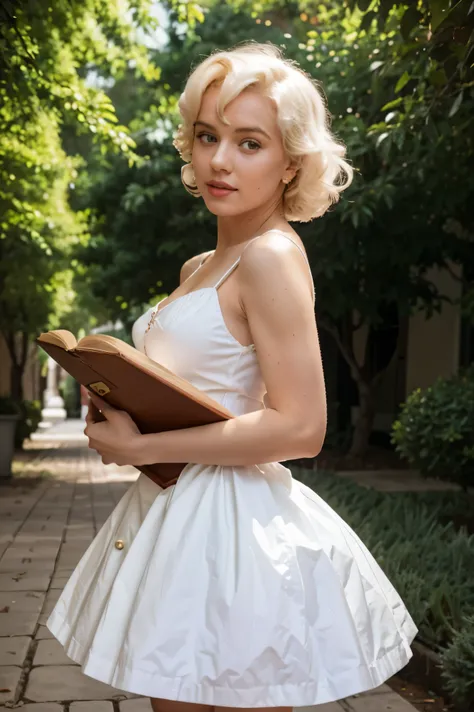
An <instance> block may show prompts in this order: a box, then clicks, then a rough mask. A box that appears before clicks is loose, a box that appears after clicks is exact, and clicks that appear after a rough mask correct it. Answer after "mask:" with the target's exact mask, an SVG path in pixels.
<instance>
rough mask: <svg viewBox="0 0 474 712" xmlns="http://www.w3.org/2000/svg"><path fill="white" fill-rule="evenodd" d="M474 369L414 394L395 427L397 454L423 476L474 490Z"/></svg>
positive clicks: (394, 442) (393, 435)
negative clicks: (473, 488)
mask: <svg viewBox="0 0 474 712" xmlns="http://www.w3.org/2000/svg"><path fill="white" fill-rule="evenodd" d="M473 424H474V366H473V367H470V368H469V369H466V370H464V371H463V372H461V373H459V374H458V375H456V376H454V377H452V378H449V379H441V378H440V379H438V380H437V381H436V383H434V384H433V385H432V386H431V387H430V388H427V389H426V390H424V391H422V390H421V389H417V390H416V391H414V392H413V393H411V394H410V396H409V397H408V398H407V401H406V403H405V404H404V405H403V406H402V411H401V414H400V417H399V419H398V420H397V421H395V423H394V424H393V429H392V443H393V444H394V445H395V446H396V450H397V452H398V453H399V454H400V455H401V457H403V458H405V459H406V460H408V461H409V462H410V464H411V465H412V466H413V467H415V468H417V469H418V470H419V471H420V473H421V474H422V475H424V476H425V477H435V478H437V479H441V480H449V481H451V482H455V483H457V484H459V485H460V486H461V487H462V488H463V489H464V490H467V488H468V487H473V486H474V427H473Z"/></svg>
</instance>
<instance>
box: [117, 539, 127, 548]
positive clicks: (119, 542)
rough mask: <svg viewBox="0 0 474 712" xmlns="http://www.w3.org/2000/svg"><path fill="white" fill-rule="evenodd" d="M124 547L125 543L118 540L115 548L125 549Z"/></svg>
mask: <svg viewBox="0 0 474 712" xmlns="http://www.w3.org/2000/svg"><path fill="white" fill-rule="evenodd" d="M124 546H125V544H124V542H123V541H122V540H121V539H117V541H116V542H115V548H116V549H123V547H124Z"/></svg>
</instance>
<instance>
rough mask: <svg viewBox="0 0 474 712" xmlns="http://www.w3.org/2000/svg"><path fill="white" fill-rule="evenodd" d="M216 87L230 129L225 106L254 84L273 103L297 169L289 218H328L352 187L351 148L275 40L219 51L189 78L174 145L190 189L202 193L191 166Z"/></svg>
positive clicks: (313, 84) (311, 84)
mask: <svg viewBox="0 0 474 712" xmlns="http://www.w3.org/2000/svg"><path fill="white" fill-rule="evenodd" d="M211 84H218V85H221V90H220V94H219V99H218V107H217V110H218V115H219V117H220V119H221V120H222V121H223V122H224V123H226V124H227V125H229V121H228V120H227V119H226V118H225V116H224V109H225V107H226V106H227V104H229V103H230V102H231V101H232V100H233V99H235V98H236V97H237V96H238V95H239V94H240V93H241V92H242V91H243V90H244V89H246V88H247V87H249V86H256V87H257V88H259V89H260V90H261V91H262V94H263V95H265V96H268V97H269V98H270V99H271V100H272V101H273V102H274V104H275V105H276V108H277V121H278V125H279V128H280V131H281V135H282V139H283V146H284V150H285V152H286V154H287V156H288V157H289V158H290V159H291V160H292V161H295V163H296V167H297V173H296V175H295V177H294V178H293V180H292V181H291V182H290V183H289V184H288V185H287V186H286V189H285V192H284V194H283V209H284V215H285V219H286V220H288V221H295V222H308V221H310V220H312V219H313V218H316V217H320V216H321V215H324V213H325V212H326V210H327V209H328V208H329V207H330V206H331V205H332V204H333V203H336V202H337V201H338V200H339V195H340V193H341V192H342V191H343V190H345V189H346V188H348V187H349V185H350V184H351V183H352V179H353V169H352V167H351V166H350V164H349V163H348V162H347V161H345V160H344V156H345V154H346V147H345V146H344V145H343V144H342V143H340V142H338V141H336V139H335V138H334V136H333V134H332V133H331V131H330V129H329V120H330V115H329V113H328V111H327V110H326V105H325V102H324V99H323V95H322V92H321V91H320V90H319V87H318V83H317V81H316V80H315V79H313V78H312V77H311V76H310V75H309V74H307V73H306V72H304V71H303V70H302V69H301V68H300V67H299V66H298V65H297V63H296V62H294V61H293V60H290V59H286V58H284V57H283V53H282V51H281V50H280V49H279V48H278V47H277V46H276V45H273V44H272V43H270V42H269V43H264V44H263V43H257V42H253V41H250V42H245V43H244V44H241V45H237V46H235V47H234V48H233V49H230V50H227V51H215V52H213V53H212V54H211V55H210V56H209V57H207V58H206V59H205V60H203V61H202V62H201V63H200V64H199V65H198V66H197V67H196V68H195V69H194V70H193V71H192V73H191V74H190V76H189V77H188V80H187V82H186V86H185V88H184V91H183V93H182V94H181V96H180V99H179V102H178V107H179V111H180V114H181V116H182V119H183V123H182V124H180V125H179V127H178V129H177V131H176V134H175V137H174V141H173V145H174V146H175V148H176V149H177V150H178V152H179V154H180V156H181V158H182V159H183V161H185V162H186V165H185V166H183V168H182V170H181V179H182V181H183V184H184V186H185V188H186V190H187V191H188V192H189V193H191V195H194V196H195V197H200V195H201V194H200V193H199V190H198V188H197V186H196V185H195V183H194V181H195V178H194V175H193V168H192V165H191V161H192V150H193V142H194V122H195V121H196V120H197V117H198V114H199V110H200V107H201V102H202V97H203V94H204V92H205V91H206V89H207V88H208V87H209V86H210V85H211Z"/></svg>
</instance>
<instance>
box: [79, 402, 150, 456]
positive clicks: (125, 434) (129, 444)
mask: <svg viewBox="0 0 474 712" xmlns="http://www.w3.org/2000/svg"><path fill="white" fill-rule="evenodd" d="M89 396H90V399H91V402H92V404H93V405H94V406H95V407H96V408H97V409H98V410H99V411H100V412H101V413H102V415H103V416H104V417H105V418H106V420H103V421H101V422H94V419H93V413H92V410H93V408H90V407H89V412H88V413H87V417H86V427H85V428H84V434H85V435H87V437H88V438H89V447H90V448H93V449H94V450H96V451H97V452H98V453H99V455H100V456H101V457H102V462H103V463H104V465H110V464H112V463H115V464H116V465H134V464H135V463H134V460H135V462H136V461H137V451H138V449H139V442H140V438H141V433H140V431H139V429H138V427H137V426H136V424H135V423H134V421H133V420H132V418H131V417H130V416H129V415H128V413H126V412H125V411H124V410H118V409H117V408H114V407H113V406H111V405H109V404H108V403H107V402H106V401H105V400H103V399H102V398H100V397H99V396H96V395H95V394H94V393H90V394H89Z"/></svg>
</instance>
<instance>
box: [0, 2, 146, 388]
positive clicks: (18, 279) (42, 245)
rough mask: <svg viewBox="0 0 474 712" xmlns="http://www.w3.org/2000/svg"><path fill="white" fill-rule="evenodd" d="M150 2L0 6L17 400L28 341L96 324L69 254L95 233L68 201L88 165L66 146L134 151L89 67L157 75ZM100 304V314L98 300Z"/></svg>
mask: <svg viewBox="0 0 474 712" xmlns="http://www.w3.org/2000/svg"><path fill="white" fill-rule="evenodd" d="M150 7H151V2H150V0H126V2H124V3H117V2H115V0H104V1H102V0H100V1H99V0H85V1H84V2H82V3H80V4H77V3H75V4H71V3H70V2H69V1H68V0H54V1H53V2H50V3H46V4H42V3H39V4H38V3H32V2H30V1H29V0H17V1H16V2H12V0H5V2H3V3H2V5H1V7H0V186H1V187H0V214H1V220H0V332H1V333H2V334H3V337H4V338H5V341H6V344H7V347H8V349H9V352H10V357H11V360H12V364H13V365H12V376H11V391H12V393H13V395H14V396H15V397H16V398H17V399H18V400H19V401H21V398H22V393H21V374H22V371H23V368H24V366H25V363H26V354H27V344H28V341H29V340H31V339H32V338H34V337H35V336H37V335H38V333H39V332H40V331H43V330H46V329H48V328H58V327H59V326H63V325H65V324H64V322H65V321H67V322H68V326H69V327H70V328H74V329H75V330H77V329H79V328H80V327H81V326H86V327H87V326H89V325H90V324H91V322H92V323H93V319H91V318H90V317H89V315H88V314H87V307H88V306H91V305H92V304H94V301H93V299H90V298H89V297H88V295H87V290H86V287H85V285H84V282H83V283H82V284H81V280H80V277H81V274H80V273H81V270H80V268H78V269H77V270H75V269H74V268H75V267H76V268H77V263H76V264H74V259H73V255H72V251H73V250H74V249H76V248H77V246H78V245H79V244H85V242H86V241H87V237H88V236H87V219H88V210H87V206H84V209H83V210H81V209H80V208H79V209H78V208H77V207H75V209H73V207H72V206H71V202H72V201H71V194H72V192H73V191H74V188H75V182H76V180H78V179H79V170H80V169H83V168H84V167H85V161H84V160H82V158H80V156H79V155H77V151H76V152H75V151H74V150H73V151H70V152H69V153H68V152H67V150H66V146H67V147H69V149H70V148H71V147H73V146H75V145H81V137H82V139H83V140H85V139H87V141H89V142H90V146H91V147H93V148H94V151H95V152H96V153H97V149H100V155H101V156H102V157H105V156H106V154H107V153H108V152H111V153H124V154H126V155H127V158H128V160H129V161H130V162H131V163H132V162H133V160H137V159H138V156H136V155H135V154H134V152H133V147H134V146H135V143H134V141H133V139H132V138H131V137H130V135H129V132H128V129H127V128H126V127H125V126H122V125H120V124H119V123H118V119H117V116H116V114H115V111H114V106H113V104H112V102H111V100H110V98H109V97H108V95H107V94H106V92H105V91H103V89H101V88H99V81H97V80H96V81H94V79H93V72H95V73H96V77H98V75H100V79H105V80H110V79H112V81H115V80H116V79H117V78H119V77H121V76H122V75H123V74H124V73H125V72H126V71H128V70H130V69H131V68H132V67H133V69H134V72H135V76H136V77H144V79H145V80H146V81H150V80H157V79H158V78H159V70H158V68H157V67H155V66H154V65H153V64H152V63H151V62H150V61H149V58H148V50H147V48H146V47H145V46H144V45H143V44H141V43H140V42H139V41H138V40H137V37H136V30H137V28H144V27H147V28H148V29H150V28H152V27H155V26H156V22H155V21H154V20H153V19H152V18H151V16H150ZM74 152H75V153H76V155H74V156H73V155H71V154H72V153H74ZM74 272H77V277H78V278H79V279H78V282H76V283H75V282H74V279H73V277H74V276H75V275H74ZM77 292H79V293H80V295H81V300H80V304H77V305H76V293H77ZM94 306H95V307H96V314H97V317H99V316H100V315H101V314H103V308H102V307H100V305H97V303H95V304H94ZM19 334H21V344H22V346H21V348H20V349H19V348H18V339H17V336H18V335H19Z"/></svg>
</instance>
